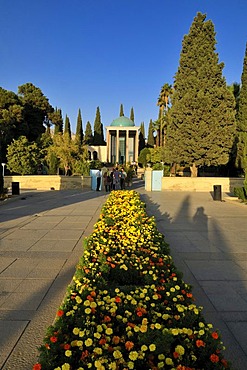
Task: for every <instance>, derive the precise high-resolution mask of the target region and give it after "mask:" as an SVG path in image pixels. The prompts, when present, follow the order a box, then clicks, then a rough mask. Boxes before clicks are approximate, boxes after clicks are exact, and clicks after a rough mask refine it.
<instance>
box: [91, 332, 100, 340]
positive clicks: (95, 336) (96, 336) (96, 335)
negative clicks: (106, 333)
mask: <svg viewBox="0 0 247 370" xmlns="http://www.w3.org/2000/svg"><path fill="white" fill-rule="evenodd" d="M93 336H94V338H97V339H100V337H101V334H100V333H94V335H93Z"/></svg>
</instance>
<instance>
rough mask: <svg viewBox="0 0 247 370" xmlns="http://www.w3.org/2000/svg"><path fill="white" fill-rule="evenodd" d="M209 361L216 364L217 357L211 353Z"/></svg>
mask: <svg viewBox="0 0 247 370" xmlns="http://www.w3.org/2000/svg"><path fill="white" fill-rule="evenodd" d="M210 360H211V361H212V362H214V363H216V362H219V356H217V355H216V354H215V353H213V354H212V355H211V356H210Z"/></svg>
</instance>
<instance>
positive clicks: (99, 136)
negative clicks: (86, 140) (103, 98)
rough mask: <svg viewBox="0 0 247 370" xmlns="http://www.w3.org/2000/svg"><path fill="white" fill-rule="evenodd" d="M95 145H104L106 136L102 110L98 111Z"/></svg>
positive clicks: (95, 125) (95, 122)
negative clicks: (101, 114)
mask: <svg viewBox="0 0 247 370" xmlns="http://www.w3.org/2000/svg"><path fill="white" fill-rule="evenodd" d="M93 144H94V145H104V144H105V142H104V134H103V125H102V122H101V116H100V109H99V107H97V109H96V117H95V121H94V135H93Z"/></svg>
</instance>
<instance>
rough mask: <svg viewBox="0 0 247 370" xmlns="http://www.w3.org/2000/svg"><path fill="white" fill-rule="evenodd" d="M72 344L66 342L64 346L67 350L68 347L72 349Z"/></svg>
mask: <svg viewBox="0 0 247 370" xmlns="http://www.w3.org/2000/svg"><path fill="white" fill-rule="evenodd" d="M70 347H71V346H70V344H69V343H66V344H65V345H64V346H63V348H64V349H65V350H67V349H70Z"/></svg>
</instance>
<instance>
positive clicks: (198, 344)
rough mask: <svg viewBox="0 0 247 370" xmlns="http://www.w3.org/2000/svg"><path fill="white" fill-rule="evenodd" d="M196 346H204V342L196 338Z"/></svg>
mask: <svg viewBox="0 0 247 370" xmlns="http://www.w3.org/2000/svg"><path fill="white" fill-rule="evenodd" d="M196 346H197V347H198V348H199V347H205V343H204V342H203V340H201V339H198V340H197V341H196Z"/></svg>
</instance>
